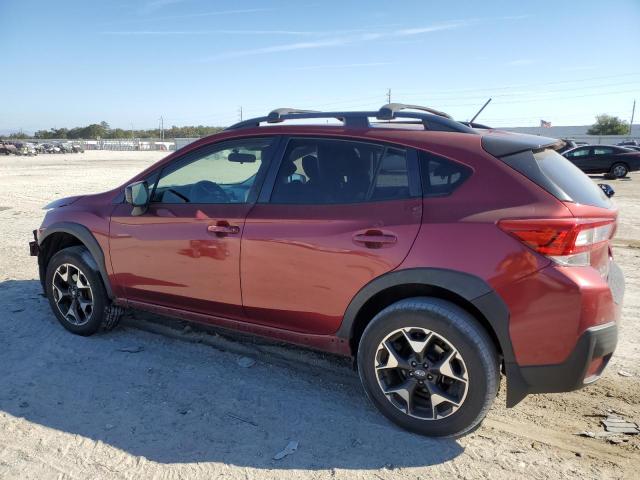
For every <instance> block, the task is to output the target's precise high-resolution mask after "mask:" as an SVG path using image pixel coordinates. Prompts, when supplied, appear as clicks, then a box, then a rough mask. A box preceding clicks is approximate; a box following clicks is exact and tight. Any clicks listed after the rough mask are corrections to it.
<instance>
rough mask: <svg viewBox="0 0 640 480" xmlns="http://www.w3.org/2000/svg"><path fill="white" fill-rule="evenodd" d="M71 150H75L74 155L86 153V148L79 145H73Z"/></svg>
mask: <svg viewBox="0 0 640 480" xmlns="http://www.w3.org/2000/svg"><path fill="white" fill-rule="evenodd" d="M71 150H73V153H84V148H83V147H82V145H81V144H79V143H72V144H71Z"/></svg>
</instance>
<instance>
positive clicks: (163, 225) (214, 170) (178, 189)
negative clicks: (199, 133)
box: [110, 138, 273, 318]
mask: <svg viewBox="0 0 640 480" xmlns="http://www.w3.org/2000/svg"><path fill="white" fill-rule="evenodd" d="M272 142H273V140H272V139H265V138H258V139H256V138H252V139H244V140H234V141H228V142H224V143H220V144H214V145H209V146H205V147H202V148H200V149H198V150H196V151H194V152H190V153H188V154H186V155H185V156H184V157H182V158H178V159H176V160H175V161H174V162H172V163H170V164H169V165H167V166H166V167H164V168H163V170H162V171H161V172H160V173H159V174H155V173H154V174H153V175H152V178H154V179H157V180H154V185H152V187H153V189H152V195H151V203H150V205H149V209H148V211H147V212H146V213H144V214H143V215H140V216H133V215H131V207H130V206H129V205H127V204H120V205H118V206H117V207H116V208H115V211H114V213H113V215H112V218H111V230H110V252H111V261H112V265H113V269H114V273H115V274H116V276H117V281H118V283H119V284H120V285H122V286H123V288H124V290H125V296H126V298H127V299H129V300H132V301H137V302H143V303H149V304H155V305H161V306H167V307H171V308H178V309H183V310H189V311H193V312H199V313H205V314H211V315H219V316H226V317H236V318H239V317H242V297H241V292H240V275H239V268H240V241H241V237H242V233H243V229H244V224H245V218H246V216H247V213H248V211H249V210H250V208H251V206H252V204H253V202H255V199H256V198H257V192H258V189H259V186H260V183H261V181H262V177H263V172H265V171H266V169H267V167H268V156H269V154H270V153H269V152H270V150H271V149H270V148H269V147H270V146H271V143H272Z"/></svg>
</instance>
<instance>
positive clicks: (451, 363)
mask: <svg viewBox="0 0 640 480" xmlns="http://www.w3.org/2000/svg"><path fill="white" fill-rule="evenodd" d="M375 370H376V377H377V380H378V385H379V386H380V388H381V390H382V393H383V394H384V395H385V397H386V398H387V400H389V402H391V404H392V405H393V406H394V407H396V408H397V409H398V410H400V411H402V412H403V413H405V414H407V415H409V416H411V417H414V418H419V419H421V420H439V419H442V418H446V417H448V416H449V415H452V414H453V413H455V412H456V411H457V410H458V409H459V408H460V407H461V406H462V404H463V402H464V400H465V398H466V396H467V392H468V389H469V379H468V375H467V367H466V365H465V362H464V360H463V358H462V356H461V355H460V352H458V350H457V349H456V348H454V346H453V345H452V344H451V342H449V341H448V340H447V339H446V338H444V337H443V336H442V335H439V334H437V333H435V332H432V331H430V330H427V329H425V328H420V327H410V328H402V329H398V330H395V331H393V332H391V333H390V334H389V335H387V336H386V337H385V338H384V339H383V340H382V342H380V344H379V345H378V349H377V350H376V355H375Z"/></svg>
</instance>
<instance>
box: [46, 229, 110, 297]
mask: <svg viewBox="0 0 640 480" xmlns="http://www.w3.org/2000/svg"><path fill="white" fill-rule="evenodd" d="M56 233H66V234H68V235H71V236H73V237H75V238H77V239H78V241H80V242H81V243H82V244H83V245H84V247H86V249H87V251H88V252H87V253H85V254H83V260H85V262H87V264H88V265H89V266H90V267H91V268H94V270H95V271H97V272H98V273H99V274H100V278H101V279H102V283H103V284H104V288H105V290H106V292H107V296H108V297H109V298H110V299H113V298H114V296H113V291H112V289H111V284H110V282H109V275H108V274H107V269H106V267H105V261H104V252H103V251H102V248H101V247H100V244H99V243H98V241H97V240H96V238H95V237H94V236H93V234H92V233H91V231H90V230H89V229H88V228H87V227H85V226H84V225H80V224H79V223H73V222H58V223H54V224H52V225H50V226H49V227H47V228H46V229H45V230H44V232H43V233H42V235H41V236H40V238H39V239H38V245H39V246H40V247H43V246H44V245H45V242H46V241H47V239H49V238H51V236H52V235H54V234H56ZM51 257H52V255H50V256H49V259H50V258H51ZM39 263H40V270H41V279H42V272H43V270H45V269H46V265H43V264H42V262H41V259H40V258H39Z"/></svg>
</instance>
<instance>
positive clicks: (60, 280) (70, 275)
mask: <svg viewBox="0 0 640 480" xmlns="http://www.w3.org/2000/svg"><path fill="white" fill-rule="evenodd" d="M94 263H95V262H94V260H93V257H91V254H90V253H89V251H88V250H87V249H86V248H85V247H81V246H74V247H69V248H65V249H63V250H60V251H59V252H57V253H56V254H55V255H54V256H53V258H51V260H50V261H49V264H48V265H47V271H46V277H45V287H46V294H47V298H48V299H49V305H50V306H51V309H52V310H53V313H54V314H55V316H56V318H57V319H58V321H59V322H60V323H61V324H62V326H63V327H64V328H66V329H67V330H69V331H70V332H72V333H75V334H77V335H82V336H89V335H93V334H94V333H96V332H97V331H98V330H99V329H100V327H101V326H103V324H104V325H105V326H107V327H110V328H113V327H114V326H115V323H116V322H114V321H113V319H111V318H109V317H108V313H109V309H108V308H107V307H109V303H110V302H109V298H108V296H107V292H106V290H105V288H104V284H103V283H102V279H101V278H100V274H99V273H98V272H97V271H96V269H95V266H94V267H92V266H91V264H94ZM65 272H66V277H67V281H65V278H64V277H65ZM77 272H79V274H78V273H77ZM78 277H79V278H80V282H78V281H77V278H78ZM54 282H55V286H54ZM74 285H75V286H76V288H75V290H73V291H71V290H72V289H73V286H74ZM78 285H84V286H82V287H80V288H78ZM67 287H69V288H67ZM54 290H55V291H54ZM65 291H66V292H65ZM60 292H65V293H63V294H61V293H60ZM74 299H75V300H74ZM74 301H75V302H76V308H75V309H73V308H69V307H71V304H72V303H73V302H74ZM89 302H90V303H91V306H90V308H89V307H87V304H88V303H89ZM83 307H84V308H83ZM63 312H65V313H66V312H71V313H68V314H66V315H65V313H63Z"/></svg>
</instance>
